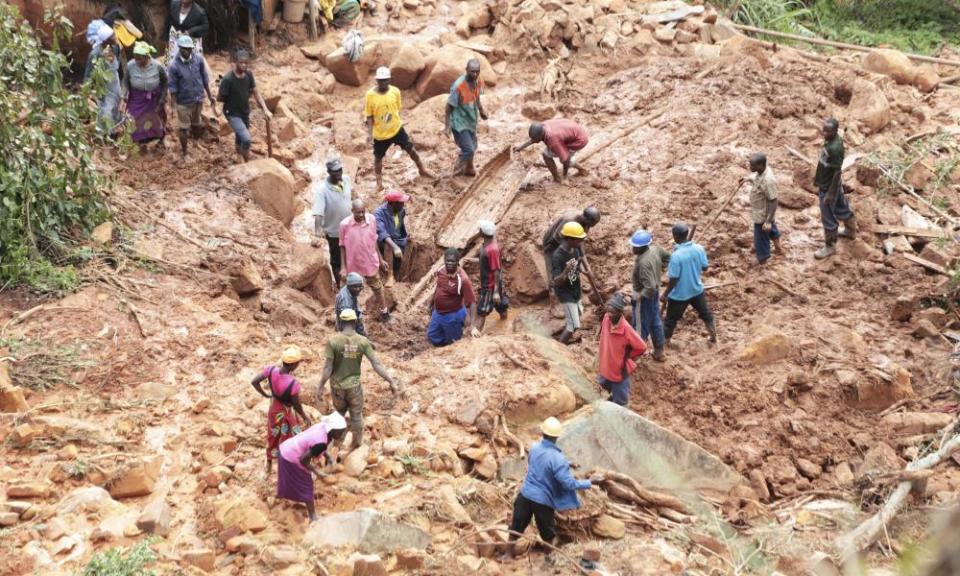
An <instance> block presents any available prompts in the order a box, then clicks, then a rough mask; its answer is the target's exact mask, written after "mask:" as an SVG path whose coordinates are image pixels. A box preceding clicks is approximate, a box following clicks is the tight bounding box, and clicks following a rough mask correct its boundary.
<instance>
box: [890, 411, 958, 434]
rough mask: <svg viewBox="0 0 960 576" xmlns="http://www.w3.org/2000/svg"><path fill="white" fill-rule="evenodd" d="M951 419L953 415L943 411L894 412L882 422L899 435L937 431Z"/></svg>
mask: <svg viewBox="0 0 960 576" xmlns="http://www.w3.org/2000/svg"><path fill="white" fill-rule="evenodd" d="M952 421H953V417H952V416H951V415H950V414H946V413H943V412H894V413H892V414H887V415H886V416H884V417H883V419H882V422H883V423H884V424H886V425H887V426H889V427H890V428H891V429H892V430H893V432H894V433H895V434H897V435H900V436H913V435H916V434H927V433H928V432H938V431H939V430H940V429H941V428H943V427H945V426H946V425H948V424H950V422H952Z"/></svg>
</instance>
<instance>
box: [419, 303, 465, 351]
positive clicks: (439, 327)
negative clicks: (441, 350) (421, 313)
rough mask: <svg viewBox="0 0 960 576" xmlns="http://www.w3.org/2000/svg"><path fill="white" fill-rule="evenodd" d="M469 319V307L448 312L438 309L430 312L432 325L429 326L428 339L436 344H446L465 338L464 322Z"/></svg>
mask: <svg viewBox="0 0 960 576" xmlns="http://www.w3.org/2000/svg"><path fill="white" fill-rule="evenodd" d="M466 319H467V309H466V308H462V307H461V308H460V309H459V310H454V311H453V312H447V313H446V314H439V313H437V311H436V310H434V311H433V312H431V313H430V325H429V326H427V339H428V340H430V343H431V344H433V345H434V346H446V345H447V344H453V343H454V342H456V341H457V340H459V339H461V338H463V323H464V321H466Z"/></svg>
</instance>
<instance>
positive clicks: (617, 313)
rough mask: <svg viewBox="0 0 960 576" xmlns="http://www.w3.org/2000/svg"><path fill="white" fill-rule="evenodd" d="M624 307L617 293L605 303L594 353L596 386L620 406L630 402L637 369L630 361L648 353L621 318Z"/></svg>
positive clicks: (634, 332)
mask: <svg viewBox="0 0 960 576" xmlns="http://www.w3.org/2000/svg"><path fill="white" fill-rule="evenodd" d="M626 304H627V303H626V298H624V296H623V294H622V293H620V292H617V293H616V294H614V295H613V297H611V298H610V300H608V301H607V313H606V314H604V316H603V322H601V324H600V348H599V351H598V352H597V356H598V358H599V367H598V368H597V384H599V385H600V387H601V388H603V389H604V390H606V391H607V392H609V393H610V401H611V402H613V403H614V404H619V405H620V406H626V405H627V404H628V403H629V401H630V373H631V372H633V369H634V368H636V367H637V365H636V363H635V362H634V361H633V360H634V358H639V357H640V356H642V355H643V354H645V353H646V351H647V345H646V344H645V343H644V342H643V339H642V338H640V335H639V334H637V332H636V330H634V329H633V326H630V322H628V321H627V319H626V317H625V316H624V315H623V309H624V308H625V307H626Z"/></svg>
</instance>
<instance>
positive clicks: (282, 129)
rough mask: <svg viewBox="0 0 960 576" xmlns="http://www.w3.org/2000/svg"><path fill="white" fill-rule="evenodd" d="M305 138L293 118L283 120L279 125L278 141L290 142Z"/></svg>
mask: <svg viewBox="0 0 960 576" xmlns="http://www.w3.org/2000/svg"><path fill="white" fill-rule="evenodd" d="M300 136H303V131H302V130H301V129H300V127H299V126H297V123H296V122H295V121H294V120H293V119H292V118H282V119H281V120H280V122H279V123H278V124H277V140H279V141H280V142H290V141H291V140H295V139H297V138H299V137H300Z"/></svg>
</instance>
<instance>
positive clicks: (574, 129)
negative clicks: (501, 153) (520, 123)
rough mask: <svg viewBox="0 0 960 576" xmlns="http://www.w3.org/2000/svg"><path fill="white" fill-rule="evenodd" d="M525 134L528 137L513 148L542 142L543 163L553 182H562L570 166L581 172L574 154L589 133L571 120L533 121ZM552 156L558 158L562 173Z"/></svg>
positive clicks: (585, 143) (585, 140)
mask: <svg viewBox="0 0 960 576" xmlns="http://www.w3.org/2000/svg"><path fill="white" fill-rule="evenodd" d="M527 135H528V136H529V137H530V139H529V140H527V141H526V142H524V143H523V144H521V145H520V146H518V147H517V148H515V150H516V151H517V152H519V151H521V150H523V149H524V148H527V147H528V146H533V145H534V144H536V143H537V142H543V143H544V145H545V146H546V150H544V151H543V154H542V156H543V163H544V164H546V165H547V169H548V170H550V174H551V175H552V176H553V180H554V182H556V183H558V184H562V183H563V179H564V178H566V177H567V173H568V172H569V171H570V168H577V169H578V170H580V171H581V172H583V168H580V167H579V166H577V163H576V161H575V160H574V156H575V155H576V154H577V152H579V151H580V150H583V149H584V147H586V145H587V142H588V141H589V140H590V135H589V134H588V133H587V131H586V130H585V129H584V128H583V127H582V126H580V125H579V124H577V123H576V122H574V121H573V120H567V119H566V118H554V119H552V120H547V121H545V122H534V123H533V124H531V125H530V129H529V130H528V131H527ZM554 158H556V159H558V160H560V163H561V164H563V174H562V175H561V173H560V171H559V170H558V169H557V163H556V162H554V161H553V160H554Z"/></svg>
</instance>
